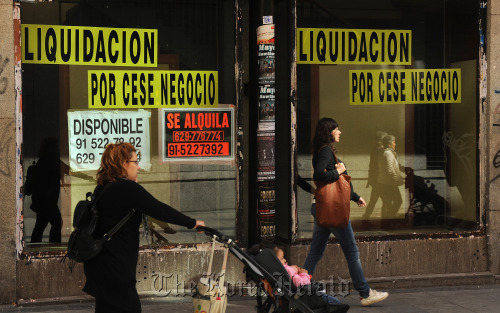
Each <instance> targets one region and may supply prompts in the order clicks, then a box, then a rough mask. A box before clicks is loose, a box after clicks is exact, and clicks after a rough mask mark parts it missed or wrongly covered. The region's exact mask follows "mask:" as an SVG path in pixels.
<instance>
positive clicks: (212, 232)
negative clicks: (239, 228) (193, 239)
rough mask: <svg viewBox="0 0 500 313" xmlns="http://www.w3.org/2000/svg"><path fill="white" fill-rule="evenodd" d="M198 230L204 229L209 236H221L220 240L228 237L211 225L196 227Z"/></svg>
mask: <svg viewBox="0 0 500 313" xmlns="http://www.w3.org/2000/svg"><path fill="white" fill-rule="evenodd" d="M195 229H196V230H197V231H200V230H201V231H203V232H205V235H207V236H216V237H218V238H219V240H222V241H226V240H227V239H228V238H226V236H225V235H224V234H223V233H221V232H219V231H218V230H215V229H213V228H210V227H206V226H198V227H196V228H195Z"/></svg>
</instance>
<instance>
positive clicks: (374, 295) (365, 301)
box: [361, 289, 389, 306]
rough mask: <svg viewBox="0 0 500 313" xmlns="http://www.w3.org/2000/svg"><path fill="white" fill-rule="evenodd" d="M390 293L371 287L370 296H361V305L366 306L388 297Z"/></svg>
mask: <svg viewBox="0 0 500 313" xmlns="http://www.w3.org/2000/svg"><path fill="white" fill-rule="evenodd" d="M388 296H389V293H387V292H381V291H377V290H373V289H370V295H369V296H368V298H361V305H363V306H366V305H370V304H374V303H377V302H380V301H383V300H385V299H387V297H388Z"/></svg>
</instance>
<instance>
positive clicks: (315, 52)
mask: <svg viewBox="0 0 500 313" xmlns="http://www.w3.org/2000/svg"><path fill="white" fill-rule="evenodd" d="M296 40H297V63H299V64H390V65H410V64H411V42H412V40H411V30H375V29H337V28H297V38H296Z"/></svg>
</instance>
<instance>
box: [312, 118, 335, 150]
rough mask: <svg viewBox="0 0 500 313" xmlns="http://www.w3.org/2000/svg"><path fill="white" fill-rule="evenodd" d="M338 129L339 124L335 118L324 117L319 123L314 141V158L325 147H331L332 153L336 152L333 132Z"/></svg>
mask: <svg viewBox="0 0 500 313" xmlns="http://www.w3.org/2000/svg"><path fill="white" fill-rule="evenodd" d="M337 127H339V124H338V123H337V122H336V121H335V120H334V119H333V118H329V117H324V118H322V119H320V120H319V121H318V124H317V125H316V132H315V133H314V139H313V156H315V155H317V154H318V153H319V151H320V150H321V148H323V147H324V146H329V147H330V148H332V151H335V147H334V143H335V138H333V136H332V130H334V129H335V128H337Z"/></svg>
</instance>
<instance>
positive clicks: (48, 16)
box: [21, 0, 237, 250]
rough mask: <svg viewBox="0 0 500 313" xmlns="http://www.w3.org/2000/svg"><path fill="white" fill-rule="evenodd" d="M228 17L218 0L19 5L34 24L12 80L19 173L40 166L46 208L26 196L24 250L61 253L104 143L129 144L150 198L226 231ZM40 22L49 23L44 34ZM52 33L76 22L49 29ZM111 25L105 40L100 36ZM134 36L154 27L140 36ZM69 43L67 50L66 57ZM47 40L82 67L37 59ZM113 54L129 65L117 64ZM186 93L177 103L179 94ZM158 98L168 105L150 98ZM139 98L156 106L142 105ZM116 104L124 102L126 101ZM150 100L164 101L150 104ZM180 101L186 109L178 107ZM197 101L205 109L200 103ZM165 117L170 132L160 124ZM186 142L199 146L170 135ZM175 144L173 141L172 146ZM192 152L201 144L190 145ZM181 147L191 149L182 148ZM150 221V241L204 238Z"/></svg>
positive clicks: (232, 169) (230, 163) (231, 225)
mask: <svg viewBox="0 0 500 313" xmlns="http://www.w3.org/2000/svg"><path fill="white" fill-rule="evenodd" d="M234 14H235V13H234V2H233V1H224V0H220V1H144V2H140V1H139V2H138V1H123V0H121V1H83V0H82V1H53V2H50V3H37V4H28V3H25V2H23V3H22V5H21V21H22V25H23V27H24V26H26V25H32V26H31V27H33V28H32V29H34V32H33V33H29V31H28V30H25V31H26V33H29V34H30V35H31V36H32V37H37V36H38V34H41V37H39V38H31V39H33V40H35V41H33V42H36V43H35V44H32V45H31V46H30V47H29V48H25V46H23V49H28V50H26V51H24V52H23V53H24V54H23V75H22V86H23V95H22V96H23V164H24V173H25V175H26V176H27V174H28V168H29V166H30V165H32V164H35V163H37V162H40V160H42V159H48V160H49V161H48V162H47V163H45V164H46V165H44V166H45V171H46V173H47V176H46V177H45V178H44V180H45V182H44V183H42V184H41V186H42V187H37V188H38V189H39V190H42V189H43V193H44V194H45V195H48V194H50V195H51V197H52V198H53V200H52V201H51V207H50V208H46V207H43V206H40V207H38V208H37V206H36V204H35V205H34V206H32V204H33V203H34V202H36V200H35V201H33V199H34V198H35V197H37V196H34V194H33V195H31V196H28V195H25V198H24V239H25V241H26V243H27V245H26V248H27V249H28V250H30V249H32V250H39V249H61V250H65V249H66V244H65V242H67V240H68V236H69V234H70V233H71V231H72V226H71V222H72V212H73V209H74V207H75V205H76V203H77V202H78V201H79V200H82V199H84V197H85V194H86V193H87V192H89V191H93V189H94V187H95V185H96V180H95V175H96V168H97V166H98V164H99V162H100V156H99V153H102V149H103V148H104V146H105V145H106V144H107V143H109V142H116V141H128V142H131V143H132V144H134V145H135V146H136V148H137V149H139V150H140V152H141V164H140V166H141V168H142V170H141V172H140V174H139V183H140V184H141V185H142V186H144V187H145V188H146V189H147V190H148V191H149V192H151V193H152V194H153V195H154V196H155V197H156V198H157V199H159V200H160V201H162V202H165V203H167V204H169V205H171V206H173V207H174V208H176V209H178V210H179V211H181V212H183V213H185V214H188V215H189V216H192V217H194V218H197V219H202V220H204V221H205V222H206V224H207V226H210V227H213V228H216V229H218V230H220V231H222V232H224V233H225V234H227V235H229V236H234V234H235V216H236V212H235V210H236V173H237V166H236V163H235V157H234V156H235V153H234V149H235V145H236V142H235V136H234V133H235V127H236V125H235V124H236V120H237V118H236V116H237V111H236V109H235V107H234V103H235V88H234V84H235V80H234V42H235V35H234V29H235V27H234V21H235V18H234V16H235V15H234ZM40 25H43V26H44V27H45V26H47V25H48V26H47V27H50V26H54V27H52V29H53V30H52V31H53V33H50V30H49V31H47V28H41V27H38V26H40ZM56 26H64V27H66V26H77V27H76V28H74V29H68V28H65V29H63V30H59V29H58V28H57V27H56ZM90 27H94V28H93V29H90ZM89 29H90V30H89ZM23 30H24V28H23ZM86 30H88V32H86ZM112 30H114V35H109V32H110V31H112ZM144 30H146V31H145V32H146V33H147V32H148V31H151V30H152V32H149V33H148V34H146V35H144V36H143V35H140V34H141V32H142V31H144ZM37 31H39V33H37ZM78 31H79V32H78ZM101 31H102V32H103V33H104V37H103V38H104V39H103V38H101V37H100V36H101ZM106 32H108V35H106ZM26 33H25V34H24V36H25V35H26ZM137 33H139V35H137ZM47 34H49V35H47ZM84 34H85V35H87V34H91V36H90V35H89V36H87V37H84V38H85V39H84V40H83V41H79V42H80V43H79V44H80V46H78V44H76V45H75V42H77V41H78V39H75V37H76V36H84ZM71 35H72V36H73V39H71V37H70V36H71ZM106 36H108V37H106ZM155 36H156V37H157V38H155ZM89 37H92V38H90V39H89ZM40 38H42V39H40ZM76 38H78V37H76ZM106 38H107V39H108V40H107V39H106ZM110 38H111V39H110ZM125 38H129V40H130V41H128V42H129V43H130V47H125V44H126V43H127V40H125ZM64 39H66V43H65V42H64ZM122 39H123V40H122ZM24 40H25V42H27V40H26V38H24ZM92 40H94V41H92ZM106 40H107V41H106ZM68 42H69V44H68ZM72 42H73V46H72V50H66V49H70V48H69V47H70V45H71V43H72ZM92 42H93V43H92ZM109 42H111V43H109ZM113 42H114V43H115V45H113ZM116 42H119V43H122V44H124V46H120V45H118V44H116ZM29 43H32V41H29ZM108 43H109V45H108ZM55 45H60V46H62V49H63V52H65V53H66V55H68V57H67V59H68V60H73V61H74V58H75V54H78V53H80V55H79V56H77V57H76V58H78V57H79V58H80V61H82V59H84V57H86V55H90V56H89V60H90V61H89V62H88V63H87V64H84V63H82V62H80V63H78V61H75V62H73V63H72V62H69V61H68V62H66V63H64V60H63V61H60V60H52V61H53V64H42V63H43V62H38V63H37V60H38V59H37V53H41V54H42V55H44V57H46V56H47V55H48V56H49V57H50V56H51V49H53V48H54V49H58V48H57V46H55ZM82 45H85V47H82ZM92 47H93V48H94V49H95V50H94V52H93V54H92V52H90V51H92ZM84 49H86V50H84ZM127 49H129V50H127ZM141 49H142V50H141ZM71 51H72V52H71ZM110 51H111V52H110ZM26 52H31V53H33V56H32V57H31V58H32V59H34V62H27V61H26V62H25V57H26V56H25V53H26ZM127 52H128V54H127ZM139 52H141V53H139ZM99 53H103V54H101V55H99ZM117 54H118V55H119V58H117V57H116V55H117ZM155 54H156V55H157V61H156V62H157V63H156V64H151V62H149V61H152V60H153V58H151V60H149V59H148V58H149V57H150V56H152V55H155ZM122 57H123V60H125V59H126V58H128V59H127V60H126V62H124V63H126V64H121V65H120V64H119V63H120V62H121V61H122V59H121V58H122ZM135 57H136V59H134V58H135ZM41 59H43V58H41ZM96 60H99V61H100V62H96ZM111 60H113V62H112V63H113V64H110V61H111ZM103 62H104V63H103ZM106 62H107V63H106ZM140 62H145V64H143V65H144V66H135V65H137V64H140ZM115 63H116V64H115ZM173 71H182V72H173ZM92 73H94V74H95V75H93V76H92ZM103 73H104V74H103ZM158 73H160V74H158ZM125 75H128V77H127V78H124V76H125ZM103 78H104V79H103ZM112 78H114V81H113V80H112ZM163 79H165V80H168V82H169V83H164V81H163ZM151 80H155V81H154V82H151ZM160 80H161V82H160ZM124 82H126V83H124ZM163 83H164V84H163ZM124 84H128V85H126V86H125V85H124ZM123 86H125V87H123ZM193 86H194V87H193ZM184 87H185V89H183V88H184ZM167 88H169V89H168V90H167ZM176 89H177V91H176ZM181 89H182V90H181ZM184 90H185V93H184V95H185V98H183V99H180V98H179V97H180V96H179V95H182V92H183V91H184ZM113 91H114V92H113ZM173 95H174V96H173ZM162 96H163V97H164V98H168V99H166V100H165V99H163V100H158V99H160V98H161V97H162ZM148 97H155V100H151V101H152V102H151V103H150V102H149V98H148ZM173 98H175V99H173ZM92 101H96V102H99V104H101V103H105V102H106V101H108V102H107V103H112V102H113V101H115V102H117V103H116V107H117V108H116V109H115V108H113V107H112V106H110V107H109V108H108V107H107V108H106V109H98V110H97V109H94V108H93V107H92V106H91V103H92ZM126 101H129V103H128V106H125V105H124V102H126ZM154 101H166V102H168V104H169V105H163V106H159V105H156V103H155V104H154V105H153V104H152V103H153V102H154ZM179 101H184V102H185V105H183V106H181V105H179ZM197 101H198V102H203V101H205V102H203V103H205V104H207V103H208V104H207V105H199V103H197ZM188 102H191V103H189V104H188ZM175 104H177V105H175ZM103 105H104V104H103ZM149 105H151V106H153V107H154V108H148V106H149ZM132 106H133V109H130V107H132ZM164 109H166V110H164ZM186 109H187V110H186ZM93 114H94V115H93ZM200 114H201V116H202V119H203V121H200V117H199V116H200ZM170 122H172V123H171V124H169V125H177V126H175V127H178V128H179V129H178V130H180V131H177V130H176V129H172V127H174V126H172V127H169V126H166V124H167V123H170ZM106 125H107V126H106ZM179 125H180V126H179ZM175 127H174V128H175ZM105 129H107V130H105ZM113 129H114V131H115V135H114V136H111V137H110V136H104V135H103V136H100V135H99V134H102V133H103V132H105V133H107V134H111V133H112V132H113ZM176 131H177V132H176ZM202 133H203V134H202ZM185 135H189V136H197V137H196V138H197V139H196V138H195V139H193V138H192V137H189V138H187V139H185V140H183V139H182V138H181V137H179V136H185ZM183 138H184V137H183ZM219 141H220V142H219ZM173 142H181V143H182V144H181V143H176V144H173V145H171V146H170V145H169V143H173ZM186 143H187V144H186ZM195 145H198V146H196V147H198V148H199V149H198V150H197V152H195V150H194V148H196V147H195ZM202 145H205V146H206V147H205V146H203V148H204V149H201V150H200V147H201V146H202ZM170 147H171V148H170ZM189 148H192V149H193V151H192V152H188V149H189ZM205 148H206V149H205ZM75 149H82V150H81V151H76V150H75ZM169 149H170V150H169ZM45 156H46V157H45ZM41 163H43V162H41ZM34 193H35V194H36V192H34ZM39 193H40V192H39ZM30 194H31V193H30ZM38 196H39V195H38ZM56 206H57V207H56ZM34 210H37V212H38V213H35V212H34ZM50 212H52V213H50ZM58 212H60V216H59V213H58ZM57 219H59V221H57ZM47 223H48V225H47ZM51 224H52V225H51ZM35 225H37V226H35ZM45 226H46V227H45ZM149 226H150V229H151V230H152V231H153V239H154V241H155V242H156V243H158V244H167V243H169V244H177V243H194V242H198V241H202V240H206V236H204V235H201V234H197V233H196V232H194V231H192V230H187V229H185V228H182V227H178V226H175V225H168V224H166V223H162V222H160V221H155V220H153V219H150V225H149ZM51 227H52V228H53V229H54V230H53V231H52V232H51ZM35 228H37V229H36V230H35V231H34V229H35ZM57 228H60V229H61V230H62V231H61V235H59V234H58V230H57ZM172 230H173V231H172ZM172 232H176V233H174V234H172ZM141 238H142V239H141V243H142V244H147V243H150V240H149V239H148V238H143V237H141Z"/></svg>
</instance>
